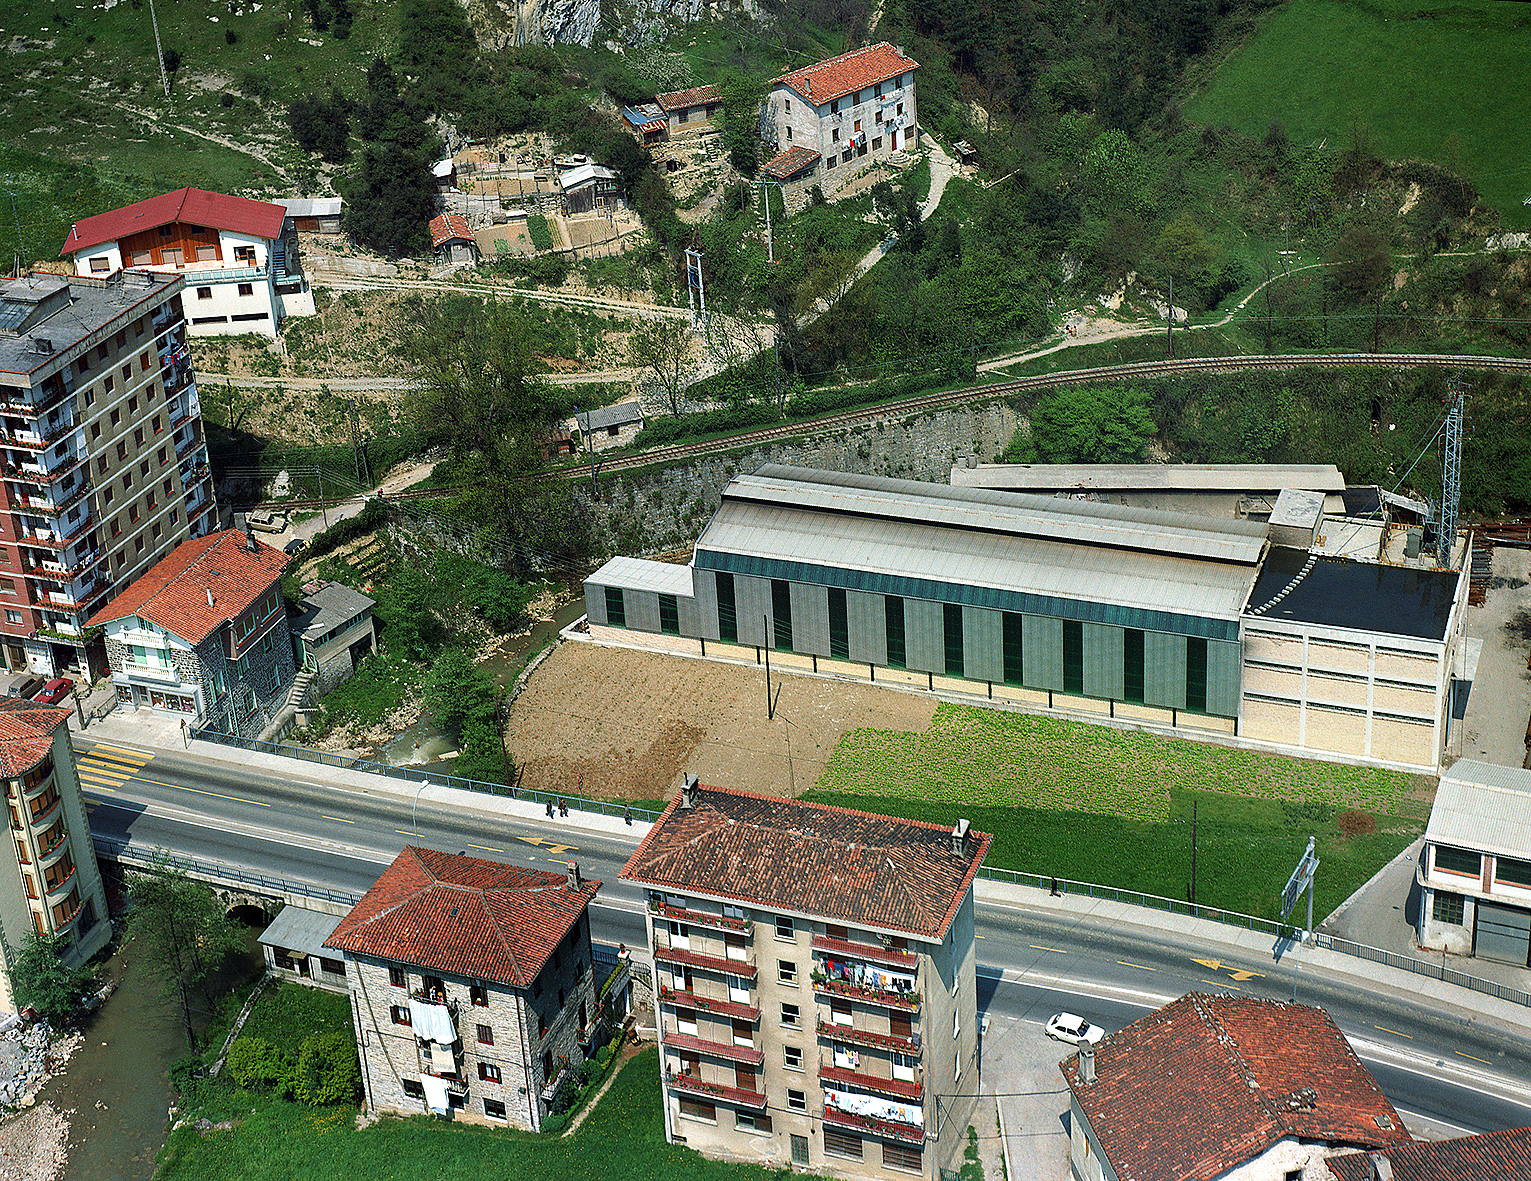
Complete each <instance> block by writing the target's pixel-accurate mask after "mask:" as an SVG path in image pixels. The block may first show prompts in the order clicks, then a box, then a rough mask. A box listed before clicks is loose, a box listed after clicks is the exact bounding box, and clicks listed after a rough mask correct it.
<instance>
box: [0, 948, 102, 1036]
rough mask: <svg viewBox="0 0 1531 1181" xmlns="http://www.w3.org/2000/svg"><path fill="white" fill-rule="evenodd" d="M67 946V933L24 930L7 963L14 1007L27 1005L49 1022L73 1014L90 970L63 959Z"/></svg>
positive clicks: (54, 1022) (56, 1022)
mask: <svg viewBox="0 0 1531 1181" xmlns="http://www.w3.org/2000/svg"><path fill="white" fill-rule="evenodd" d="M69 946H70V942H69V936H67V935H41V934H39V933H38V932H36V931H28V932H27V937H26V940H25V941H24V942H23V943H22V945H21V949H20V950H19V951H18V952H17V953H16V955H15V959H14V960H13V961H12V963H11V991H12V992H13V993H14V994H15V997H16V1003H17V1006H18V1007H21V1006H31V1007H32V1008H33V1009H35V1010H37V1012H38V1013H40V1014H41V1015H42V1016H43V1018H44V1020H46V1021H47V1022H48V1023H49V1024H50V1025H57V1024H59V1023H60V1022H62V1021H63V1020H64V1019H65V1018H66V1017H68V1016H70V1015H71V1014H72V1013H74V1011H75V1009H76V1008H77V1007H78V1006H79V1003H80V995H81V993H83V992H85V990H86V989H87V988H89V987H90V973H89V972H87V971H86V970H85V969H84V968H76V967H73V966H71V965H70V964H69V963H68V962H67V961H66V960H65V959H64V955H65V953H66V952H68V950H69Z"/></svg>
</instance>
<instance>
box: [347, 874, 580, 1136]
mask: <svg viewBox="0 0 1531 1181" xmlns="http://www.w3.org/2000/svg"><path fill="white" fill-rule="evenodd" d="M600 887H601V883H600V882H598V881H594V880H589V881H587V880H585V879H583V878H581V876H580V873H579V867H578V866H577V865H576V864H575V863H574V862H572V861H571V862H570V863H569V867H568V872H567V874H556V873H545V872H543V871H541V870H535V869H522V868H519V867H517V866H513V865H502V864H500V863H499V862H497V861H485V860H484V859H482V858H479V857H466V856H463V855H462V854H460V853H458V854H453V853H441V852H438V851H436V850H434V849H420V848H415V847H414V846H406V847H405V848H404V850H403V851H402V852H401V853H400V854H399V855H398V856H397V857H396V858H394V861H393V864H392V865H390V866H389V867H388V868H387V869H386V870H384V871H383V875H382V876H381V877H380V878H378V880H377V881H376V882H375V883H374V884H373V886H372V888H371V889H370V890H368V891H367V893H366V894H365V895H363V896H362V900H361V901H360V902H358V903H357V904H356V905H355V906H354V907H353V908H352V909H351V912H350V913H349V914H347V915H346V917H345V918H344V919H342V920H341V922H340V925H339V926H338V927H336V928H335V930H334V933H333V934H331V935H330V937H329V938H328V939H326V940H325V941H324V944H323V946H324V947H326V948H330V949H332V950H334V951H337V952H343V953H344V955H345V973H344V975H345V979H346V980H347V981H348V982H349V984H350V991H351V1015H352V1018H353V1021H354V1025H355V1029H356V1049H357V1054H358V1055H359V1056H360V1059H361V1068H362V1083H363V1086H364V1087H365V1088H366V1092H367V1110H368V1112H370V1113H372V1114H377V1113H379V1112H390V1113H393V1114H397V1115H420V1114H423V1113H425V1112H434V1113H435V1114H437V1115H440V1116H445V1117H447V1118H450V1119H453V1120H459V1121H463V1122H466V1123H475V1124H489V1125H497V1126H501V1127H504V1126H515V1127H518V1128H524V1129H528V1130H530V1131H537V1130H538V1129H539V1128H541V1127H542V1122H543V1120H545V1119H546V1118H547V1116H548V1114H549V1111H550V1106H551V1104H552V1101H553V1097H554V1096H555V1095H556V1094H557V1092H558V1088H559V1086H560V1084H561V1083H562V1082H563V1081H564V1079H565V1078H566V1077H568V1074H569V1072H570V1071H572V1070H576V1069H578V1068H579V1066H580V1065H581V1064H583V1062H584V1060H585V1057H586V1051H587V1049H589V1048H590V1047H589V1041H590V1039H591V1038H592V1036H593V1034H594V1032H595V1026H596V995H595V977H594V971H593V966H592V965H593V957H592V953H591V947H590V920H589V916H588V915H587V914H586V911H587V909H588V908H589V906H590V902H591V900H592V899H593V898H594V897H595V894H596V891H597V890H599V889H600Z"/></svg>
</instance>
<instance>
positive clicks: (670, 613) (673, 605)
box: [659, 595, 680, 636]
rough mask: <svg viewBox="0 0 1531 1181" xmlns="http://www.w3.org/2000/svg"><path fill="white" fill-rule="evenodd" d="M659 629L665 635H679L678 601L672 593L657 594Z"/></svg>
mask: <svg viewBox="0 0 1531 1181" xmlns="http://www.w3.org/2000/svg"><path fill="white" fill-rule="evenodd" d="M659 630H660V631H661V632H663V633H664V634H665V635H667V636H678V635H680V601H679V600H678V599H676V597H675V596H674V595H660V596H659Z"/></svg>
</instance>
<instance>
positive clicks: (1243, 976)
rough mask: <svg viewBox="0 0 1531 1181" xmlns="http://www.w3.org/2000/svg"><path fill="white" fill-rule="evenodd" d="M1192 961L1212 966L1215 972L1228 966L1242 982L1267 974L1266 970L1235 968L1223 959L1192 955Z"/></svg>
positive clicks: (1203, 965) (1235, 977) (1229, 970)
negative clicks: (1209, 958)
mask: <svg viewBox="0 0 1531 1181" xmlns="http://www.w3.org/2000/svg"><path fill="white" fill-rule="evenodd" d="M1191 962H1192V963H1193V964H1200V965H1201V966H1202V967H1203V968H1211V969H1212V971H1214V972H1221V971H1222V970H1223V969H1224V968H1227V969H1228V972H1229V974H1230V975H1231V976H1232V977H1233V978H1234V979H1235V980H1238V981H1240V982H1242V981H1246V980H1252V979H1253V978H1254V977H1256V976H1260V977H1262V978H1263V977H1264V975H1265V973H1264V972H1251V971H1249V969H1247V968H1235V967H1234V966H1233V965H1232V964H1225V963H1223V961H1222V960H1199V959H1197V958H1195V957H1194V956H1192V957H1191Z"/></svg>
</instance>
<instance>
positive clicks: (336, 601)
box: [294, 582, 376, 640]
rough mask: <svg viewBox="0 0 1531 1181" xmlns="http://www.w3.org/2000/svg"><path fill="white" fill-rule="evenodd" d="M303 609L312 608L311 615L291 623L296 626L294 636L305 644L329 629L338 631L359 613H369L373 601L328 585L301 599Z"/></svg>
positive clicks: (352, 591) (354, 592) (356, 592)
mask: <svg viewBox="0 0 1531 1181" xmlns="http://www.w3.org/2000/svg"><path fill="white" fill-rule="evenodd" d="M303 606H304V607H305V608H312V609H313V611H314V614H313V615H312V616H310V615H308V614H307V613H306V612H305V614H304V616H303V617H302V619H301V621H298V620H295V621H294V622H295V623H299V624H300V626H299V627H298V629H297V630H298V633H299V634H300V635H301V636H302V637H303V638H304V639H305V640H308V639H318V637H320V636H322V635H323V634H324V633H325V632H327V631H329V630H330V628H332V627H338V626H339V625H340V624H342V623H345V622H347V621H348V620H351V619H353V618H355V617H356V616H357V615H360V614H361V613H362V612H363V611H369V610H371V609H372V608H373V607H374V606H376V601H375V600H373V599H369V598H368V597H367V596H366V595H364V594H362V593H361V592H360V591H355V590H352V589H351V588H350V587H348V586H342V585H341V584H340V583H338V582H332V583H330V584H329V585H328V586H323V587H320V588H319V589H318V590H316V591H315V592H314V593H313V594H311V595H304V596H303Z"/></svg>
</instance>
